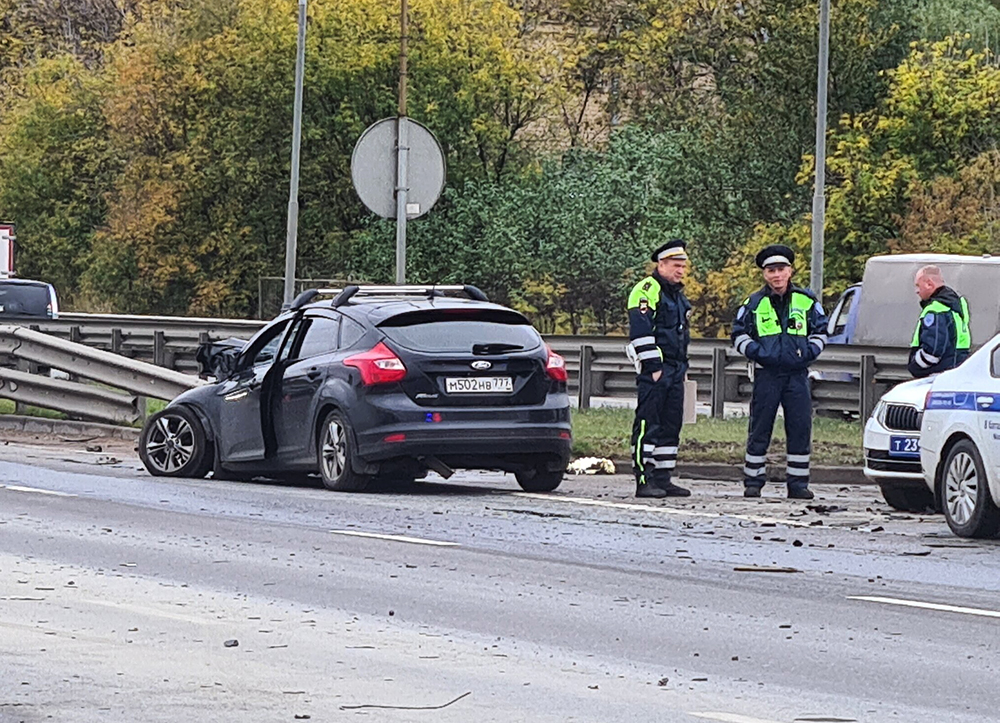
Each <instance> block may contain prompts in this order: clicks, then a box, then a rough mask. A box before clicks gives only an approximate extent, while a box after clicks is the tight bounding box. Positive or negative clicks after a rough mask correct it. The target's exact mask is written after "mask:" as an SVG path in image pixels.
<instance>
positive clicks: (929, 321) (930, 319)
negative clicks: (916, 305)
mask: <svg viewBox="0 0 1000 723" xmlns="http://www.w3.org/2000/svg"><path fill="white" fill-rule="evenodd" d="M924 326H934V314H927V315H926V316H925V317H924Z"/></svg>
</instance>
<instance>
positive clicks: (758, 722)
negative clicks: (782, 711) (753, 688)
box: [688, 711, 775, 723]
mask: <svg viewBox="0 0 1000 723" xmlns="http://www.w3.org/2000/svg"><path fill="white" fill-rule="evenodd" d="M688 715H691V716H694V717H695V718H705V719H706V720H715V721H720V723H775V721H772V720H764V719H763V718H751V717H750V716H745V715H740V714H739V713H714V712H711V711H709V712H705V713H696V712H694V711H692V712H690V713H688Z"/></svg>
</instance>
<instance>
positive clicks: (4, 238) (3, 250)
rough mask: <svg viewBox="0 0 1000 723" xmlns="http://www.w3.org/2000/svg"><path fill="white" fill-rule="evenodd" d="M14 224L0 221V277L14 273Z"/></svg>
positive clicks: (15, 242) (15, 238) (15, 240)
mask: <svg viewBox="0 0 1000 723" xmlns="http://www.w3.org/2000/svg"><path fill="white" fill-rule="evenodd" d="M14 230H15V229H14V224H12V223H0V278H7V277H8V276H13V275H14V249H15V247H16V246H17V235H16V234H15V233H14Z"/></svg>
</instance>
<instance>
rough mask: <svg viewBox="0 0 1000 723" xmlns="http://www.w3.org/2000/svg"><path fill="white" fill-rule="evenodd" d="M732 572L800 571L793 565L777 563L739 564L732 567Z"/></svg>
mask: <svg viewBox="0 0 1000 723" xmlns="http://www.w3.org/2000/svg"><path fill="white" fill-rule="evenodd" d="M733 571H734V572H802V570H799V569H797V568H794V567H780V566H777V565H740V566H738V567H734V568H733Z"/></svg>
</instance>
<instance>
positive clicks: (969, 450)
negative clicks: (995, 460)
mask: <svg viewBox="0 0 1000 723" xmlns="http://www.w3.org/2000/svg"><path fill="white" fill-rule="evenodd" d="M941 495H942V498H943V503H944V516H945V519H947V520H948V527H950V528H951V531H952V532H954V533H955V534H956V535H958V536H959V537H996V535H997V533H998V532H1000V509H998V508H997V506H996V504H995V503H994V502H993V498H992V496H991V495H990V488H989V483H988V481H987V479H986V471H985V469H984V467H983V460H982V457H980V455H979V450H978V449H976V445H974V444H973V443H972V442H971V441H969V440H967V439H963V440H961V441H960V442H958V443H957V444H955V446H954V447H952V448H951V451H950V452H949V453H948V458H947V460H946V461H945V463H944V478H943V479H942V480H941Z"/></svg>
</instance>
